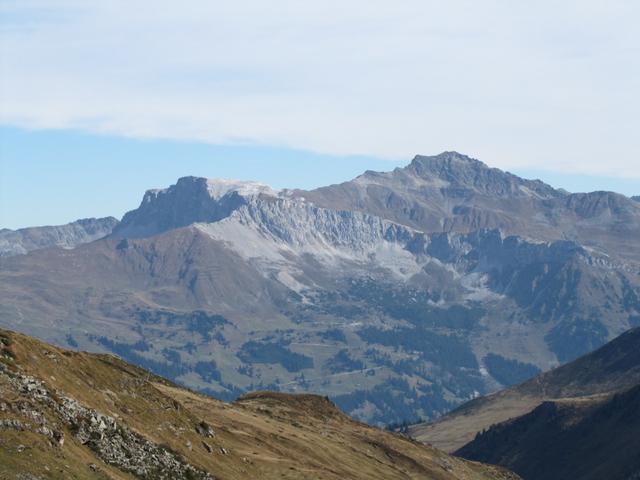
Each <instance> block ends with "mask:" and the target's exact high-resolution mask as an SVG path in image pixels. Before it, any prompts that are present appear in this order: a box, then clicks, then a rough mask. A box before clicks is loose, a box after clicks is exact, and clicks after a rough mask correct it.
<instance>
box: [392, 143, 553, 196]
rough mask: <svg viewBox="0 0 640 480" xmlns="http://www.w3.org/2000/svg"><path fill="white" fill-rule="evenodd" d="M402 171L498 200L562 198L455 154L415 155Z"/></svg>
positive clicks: (544, 187)
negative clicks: (509, 198)
mask: <svg viewBox="0 0 640 480" xmlns="http://www.w3.org/2000/svg"><path fill="white" fill-rule="evenodd" d="M404 170H405V172H407V173H409V174H412V175H415V176H417V177H420V178H422V179H426V180H430V179H434V178H437V179H439V180H444V181H445V182H447V183H448V184H449V185H451V186H452V187H454V188H460V187H461V188H466V189H471V190H473V191H476V192H480V193H484V194H489V195H495V196H499V197H505V196H506V197H512V196H531V195H533V196H536V197H539V198H555V197H559V196H563V195H565V194H564V193H563V192H561V191H559V190H556V189H554V188H553V187H551V186H549V185H547V184H545V183H544V182H542V181H540V180H525V179H523V178H520V177H518V176H517V175H514V174H512V173H509V172H505V171H503V170H500V169H498V168H491V167H489V166H488V165H486V164H485V163H483V162H481V161H480V160H476V159H474V158H471V157H469V156H467V155H463V154H461V153H458V152H455V151H451V152H442V153H440V154H438V155H434V156H423V155H416V157H414V159H413V160H412V162H411V163H410V164H409V165H408V166H407V167H406V168H405V169H404Z"/></svg>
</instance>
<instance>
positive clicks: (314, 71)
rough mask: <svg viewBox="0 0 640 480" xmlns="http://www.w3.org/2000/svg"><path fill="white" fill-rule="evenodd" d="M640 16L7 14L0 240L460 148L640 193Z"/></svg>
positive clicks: (194, 2) (48, 3)
mask: <svg viewBox="0 0 640 480" xmlns="http://www.w3.org/2000/svg"><path fill="white" fill-rule="evenodd" d="M638 18H640V3H638V2H635V1H626V0H611V1H609V2H600V1H591V0H580V1H578V0H567V1H564V2H554V1H550V0H549V1H548V0H541V1H540V2H504V1H501V0H483V1H481V2H471V1H468V0H452V1H450V2H440V1H435V0H434V1H430V0H407V1H404V2H400V3H399V2H387V1H382V0H367V1H365V0H352V1H350V2H340V1H337V0H326V1H324V2H292V1H289V0H273V1H271V2H263V1H258V0H238V1H236V2H222V1H204V0H189V1H187V2H173V1H169V0H154V1H151V0H137V2H136V8H131V4H130V2H128V1H125V0H109V1H96V2H86V1H85V0H0V127H1V128H2V130H1V131H0V141H2V145H0V175H1V177H0V182H1V184H0V185H1V186H2V191H1V192H0V201H1V202H2V204H1V205H0V207H1V208H0V226H6V227H12V228H15V227H19V226H25V225H33V224H43V223H48V224H52V223H60V222H65V221H69V220H72V219H74V218H77V217H82V216H91V215H106V214H113V215H116V216H119V215H121V214H122V212H124V211H125V210H126V209H129V208H133V207H134V206H135V205H137V203H138V201H139V199H140V197H141V195H142V192H143V191H144V190H145V189H146V188H149V187H155V186H164V185H168V184H170V183H172V182H174V181H175V179H176V178H177V177H179V176H182V175H187V174H199V175H207V176H225V177H239V178H253V179H257V180H262V181H266V182H268V183H271V184H273V185H274V186H276V187H280V186H300V187H312V186H317V185H320V184H325V183H330V182H337V181H342V180H346V179H348V178H351V177H353V176H355V175H356V174H358V173H360V172H361V171H363V170H366V169H374V170H388V169H391V168H393V167H394V166H396V165H399V164H404V163H406V162H408V161H409V160H410V159H411V158H412V156H413V155H415V154H416V153H424V154H434V153H438V152H441V151H444V150H457V151H460V152H464V153H467V154H469V155H471V156H473V157H476V158H479V159H481V160H483V161H484V162H486V163H488V164H489V165H491V166H494V167H499V168H502V169H505V170H510V171H513V172H514V173H519V174H522V175H524V176H528V177H540V178H542V179H543V180H547V181H549V182H550V183H551V184H553V185H555V186H562V187H564V188H567V189H568V190H572V191H579V190H596V189H607V190H616V191H619V192H622V193H626V194H631V193H638V192H640V187H639V182H640V135H638V133H637V131H638V121H637V117H638V114H637V112H638V111H640V95H638V89H639V88H640V30H639V29H638V28H637V21H638Z"/></svg>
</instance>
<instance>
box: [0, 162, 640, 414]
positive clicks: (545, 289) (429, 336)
mask: <svg viewBox="0 0 640 480" xmlns="http://www.w3.org/2000/svg"><path fill="white" fill-rule="evenodd" d="M638 238H640V203H638V202H636V201H633V200H632V199H630V198H628V197H625V196H623V195H619V194H615V193H611V192H593V193H579V194H571V193H568V192H566V191H563V190H558V189H554V188H552V187H551V186H549V185H546V184H544V183H543V182H540V181H537V180H534V181H532V180H525V179H521V178H519V177H517V176H515V175H512V174H510V173H507V172H502V171H500V170H497V169H494V168H489V167H488V166H487V165H485V164H484V163H482V162H480V161H478V160H474V159H471V158H469V157H467V156H464V155H461V154H458V153H456V152H445V153H443V154H440V155H436V156H432V157H425V156H417V157H415V158H414V160H413V161H412V162H411V163H410V164H409V165H408V166H406V167H404V168H398V169H395V170H394V171H392V172H385V173H380V172H370V171H368V172H365V173H364V174H363V175H361V176H359V177H357V178H356V179H354V180H352V181H349V182H346V183H343V184H340V185H331V186H328V187H323V188H320V189H316V190H311V191H302V190H283V191H275V190H273V189H271V188H270V187H268V186H266V185H263V184H260V183H256V182H239V181H229V180H211V179H205V178H197V177H184V178H181V179H179V180H178V181H177V183H176V184H175V185H172V186H170V187H168V188H164V189H156V190H149V191H148V192H146V193H145V195H144V197H143V200H142V203H141V204H140V206H139V207H138V208H137V209H134V210H132V211H130V212H128V213H127V214H126V215H125V216H124V217H123V218H122V220H121V221H120V222H119V223H117V225H113V226H112V231H111V232H110V233H108V234H105V236H104V237H103V238H101V239H97V240H94V241H89V242H87V243H78V244H77V245H76V246H75V248H73V249H62V248H42V249H38V250H33V251H31V252H29V253H28V254H25V255H15V256H12V257H4V258H2V259H1V260H0V262H1V264H0V265H1V267H2V268H1V269H0V270H1V271H0V285H2V288H1V289H0V325H2V326H4V327H6V328H11V329H15V330H19V331H21V332H24V333H28V334H31V335H35V336H37V337H39V338H43V339H45V340H47V341H50V342H53V343H55V344H57V345H62V346H67V347H73V348H81V349H85V350H91V351H99V352H111V353H116V354H118V355H119V356H120V357H122V358H123V359H125V360H127V361H129V362H132V363H135V364H137V365H141V366H143V367H146V368H149V369H150V370H152V371H154V372H155V373H157V374H160V375H164V376H166V377H168V378H170V379H171V380H173V381H176V382H178V383H179V384H181V385H186V386H188V387H189V388H192V389H195V390H198V391H200V392H204V393H209V394H212V395H214V396H217V397H219V398H223V399H233V398H236V397H237V396H238V395H241V394H242V393H244V392H248V391H253V390H263V389H270V390H279V391H284V392H296V391H313V392H317V393H319V394H322V395H328V396H330V398H331V399H332V400H333V401H335V402H336V404H337V405H338V406H340V407H341V408H342V409H343V410H345V411H346V412H347V413H349V414H350V415H353V416H355V417H357V418H359V419H362V420H365V421H368V422H371V423H375V424H388V423H393V422H404V421H415V420H417V419H419V418H425V419H430V418H435V417H437V416H439V415H442V414H443V413H445V412H447V411H449V410H451V409H452V408H454V407H456V406H457V405H459V404H461V403H463V402H465V401H467V400H470V399H473V398H475V397H478V396H480V395H483V394H487V393H491V392H493V391H496V390H498V389H500V388H502V387H505V386H509V385H514V384H517V383H520V382H521V381H523V380H526V379H527V378H530V377H532V376H534V375H536V374H537V373H539V372H540V371H546V370H549V369H550V368H553V367H555V366H557V365H559V364H562V363H566V362H568V361H571V360H573V359H575V358H577V357H578V356H580V355H583V354H585V353H587V352H590V351H592V350H593V349H595V348H597V347H599V346H601V345H603V344H604V343H606V342H607V341H608V340H610V339H612V338H614V337H616V336H617V335H619V334H621V333H622V332H624V331H625V330H627V329H629V328H631V327H634V326H637V325H640V242H638V240H637V239H638Z"/></svg>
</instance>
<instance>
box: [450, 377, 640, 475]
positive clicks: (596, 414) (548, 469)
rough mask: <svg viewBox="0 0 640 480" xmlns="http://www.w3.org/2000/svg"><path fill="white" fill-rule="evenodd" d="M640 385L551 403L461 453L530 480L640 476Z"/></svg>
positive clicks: (485, 435) (487, 433)
mask: <svg viewBox="0 0 640 480" xmlns="http://www.w3.org/2000/svg"><path fill="white" fill-rule="evenodd" d="M639 431H640V385H638V386H636V387H633V388H631V389H630V390H627V391H624V392H622V393H618V394H616V395H614V396H613V397H609V396H607V397H606V399H603V398H600V397H588V398H580V399H568V400H554V401H546V402H544V403H542V404H540V405H539V406H538V407H536V408H535V409H534V410H533V411H531V412H530V413H527V414H526V415H523V416H521V417H517V418H515V419H512V420H509V421H506V422H503V423H500V424H498V425H494V426H492V427H491V428H489V429H488V430H487V431H485V432H482V433H481V434H478V435H477V436H476V438H475V439H474V440H473V441H471V442H470V443H468V444H467V445H465V446H464V447H462V448H461V449H460V450H458V451H457V452H456V455H459V456H461V457H464V458H467V459H472V460H478V461H483V462H492V463H496V464H499V465H502V466H504V467H507V468H510V469H512V470H513V471H515V472H517V473H518V474H520V475H521V476H522V478H524V479H525V480H564V479H566V478H571V479H575V480H599V479H602V478H606V479H608V480H628V479H632V478H637V477H638V475H640V438H639V436H638V432H639Z"/></svg>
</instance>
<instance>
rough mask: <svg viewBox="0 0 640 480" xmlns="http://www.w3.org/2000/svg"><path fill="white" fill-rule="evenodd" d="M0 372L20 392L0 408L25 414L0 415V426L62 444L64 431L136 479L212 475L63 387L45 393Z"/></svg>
mask: <svg viewBox="0 0 640 480" xmlns="http://www.w3.org/2000/svg"><path fill="white" fill-rule="evenodd" d="M0 369H1V370H0V375H3V376H6V377H8V379H9V382H10V383H11V384H12V385H13V386H14V388H15V390H16V391H17V392H19V393H20V394H21V395H22V399H21V400H20V401H19V402H15V401H14V402H11V403H6V402H2V403H1V404H0V410H1V411H2V412H4V413H5V414H6V413H12V414H17V415H19V416H20V417H22V418H27V419H30V420H31V421H33V422H35V425H36V426H34V425H33V424H32V423H28V422H25V421H22V420H20V419H16V418H13V419H3V420H1V421H0V430H2V429H13V430H17V431H24V430H29V431H35V432H36V433H39V434H41V435H44V436H45V437H47V438H48V439H49V440H50V442H51V444H52V445H54V446H57V447H59V448H62V447H63V446H64V438H65V437H64V430H67V431H71V432H72V434H73V437H74V438H75V439H76V440H77V441H78V442H79V443H80V444H82V445H85V446H87V447H88V448H90V449H91V450H92V451H93V452H95V454H96V455H97V456H98V458H100V459H101V460H103V461H104V462H106V463H107V464H109V465H113V466H115V467H117V468H118V469H120V470H122V471H125V472H128V473H131V474H133V475H135V476H136V477H138V478H142V479H150V480H151V479H164V480H172V479H175V480H179V479H184V478H193V479H202V480H213V477H212V476H211V475H210V474H208V473H206V472H203V471H201V470H199V469H197V468H195V467H193V466H192V465H190V464H188V463H186V462H185V461H184V460H182V459H181V458H180V456H179V455H177V454H175V453H174V452H172V451H170V450H168V449H167V448H166V447H162V446H160V445H157V444H155V443H153V442H151V441H149V440H147V439H146V438H144V437H143V436H142V435H140V434H138V433H136V432H134V431H133V430H131V429H130V428H128V427H127V426H126V425H123V424H121V423H120V422H118V421H117V420H116V419H115V418H113V417H111V416H109V415H105V414H103V413H100V412H98V411H96V410H93V409H91V408H87V407H85V406H83V405H82V404H81V403H80V402H78V401H77V400H75V399H73V398H71V397H68V396H66V395H65V394H64V392H61V391H59V390H58V391H56V392H54V393H52V392H50V391H49V389H48V388H47V386H46V385H45V383H44V382H43V381H42V380H39V379H36V378H34V377H32V376H28V375H22V374H19V373H14V372H12V371H11V370H10V369H7V368H6V367H5V366H4V365H3V364H2V363H0ZM45 408H46V409H50V410H51V411H53V412H54V413H55V415H56V417H57V419H56V420H57V421H56V422H55V423H54V424H52V423H51V422H50V421H49V420H47V417H46V416H45V415H44V414H43V413H42V411H41V410H42V409H45Z"/></svg>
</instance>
